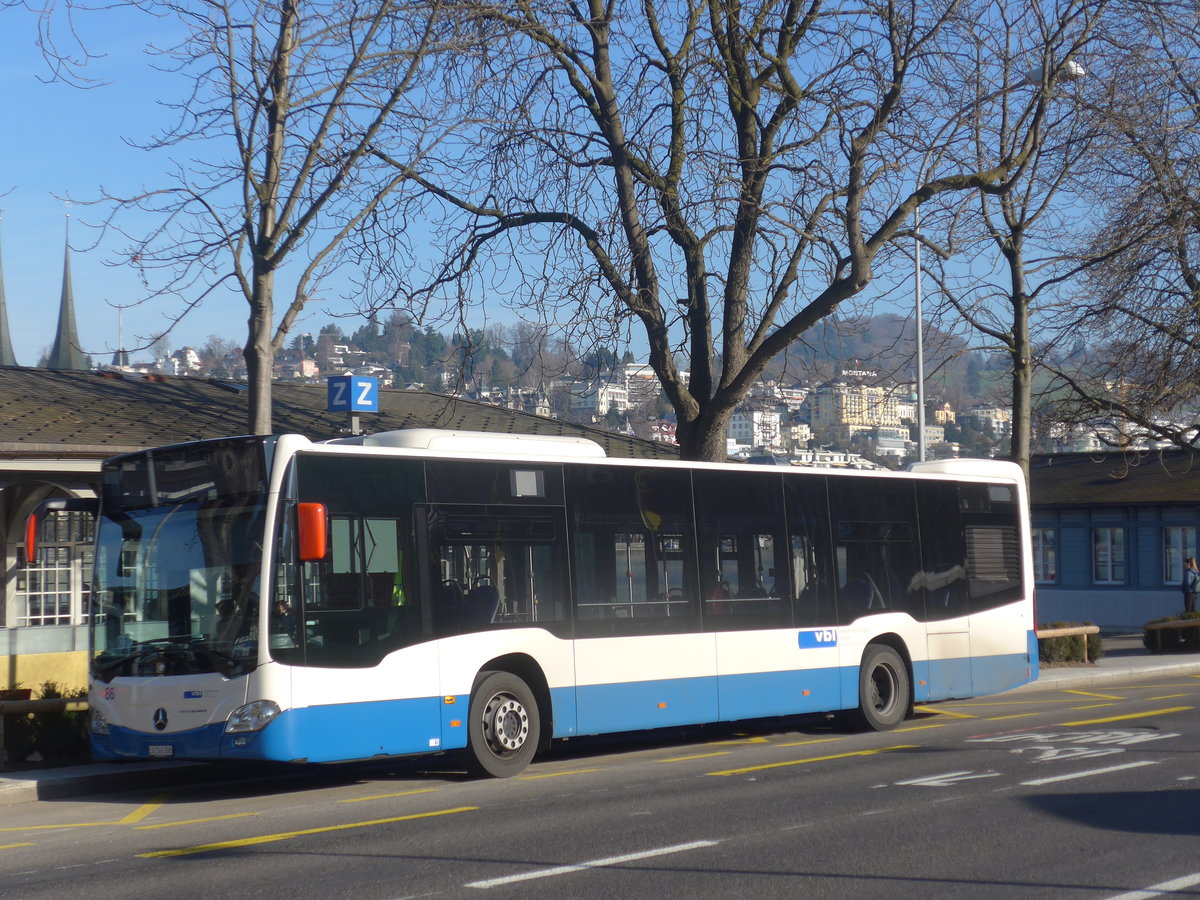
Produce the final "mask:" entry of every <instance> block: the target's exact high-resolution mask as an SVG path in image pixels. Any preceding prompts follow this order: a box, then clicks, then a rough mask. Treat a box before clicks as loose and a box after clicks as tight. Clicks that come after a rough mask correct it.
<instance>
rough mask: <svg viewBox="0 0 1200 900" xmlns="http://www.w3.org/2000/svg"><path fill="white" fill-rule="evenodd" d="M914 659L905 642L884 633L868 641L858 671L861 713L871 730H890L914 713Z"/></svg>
mask: <svg viewBox="0 0 1200 900" xmlns="http://www.w3.org/2000/svg"><path fill="white" fill-rule="evenodd" d="M912 684H913V679H912V663H911V662H910V660H909V657H908V652H907V648H906V647H905V646H904V642H903V641H902V640H900V638H899V637H898V636H895V635H884V636H881V637H879V638H876V639H875V640H873V641H872V642H871V643H869V644H867V646H866V649H865V650H864V651H863V656H862V661H861V663H860V665H859V671H858V710H857V716H858V720H859V722H860V723H861V724H862V726H863V727H865V728H867V729H869V730H871V731H888V730H890V729H892V728H895V727H896V726H897V725H899V724H900V723H901V722H902V721H904V719H905V718H907V717H908V716H910V715H911V714H912V706H913V687H912Z"/></svg>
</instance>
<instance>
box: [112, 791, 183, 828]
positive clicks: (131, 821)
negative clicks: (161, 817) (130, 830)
mask: <svg viewBox="0 0 1200 900" xmlns="http://www.w3.org/2000/svg"><path fill="white" fill-rule="evenodd" d="M170 796H171V792H170V791H163V792H162V793H161V794H159V795H158V796H157V797H155V798H154V799H153V800H151V801H150V802H149V803H143V804H142V805H141V806H139V807H138V808H137V809H135V810H134V811H133V812H131V813H130V814H129V815H127V816H126V817H125V818H123V819H121V820H120V821H119V822H118V823H117V824H118V825H136V824H137V823H138V822H140V821H142V819H144V818H146V816H148V815H150V814H151V813H152V812H155V811H156V810H158V809H159V807H161V806H162V805H163V804H164V803H166V802H167V798H168V797H170Z"/></svg>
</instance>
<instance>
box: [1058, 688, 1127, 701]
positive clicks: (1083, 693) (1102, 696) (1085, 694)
mask: <svg viewBox="0 0 1200 900" xmlns="http://www.w3.org/2000/svg"><path fill="white" fill-rule="evenodd" d="M1063 693H1064V694H1078V695H1079V696H1081V697H1097V698H1099V699H1100V700H1128V699H1129V698H1128V697H1118V696H1116V695H1115V694H1094V693H1092V692H1091V691H1074V690H1068V689H1066V688H1064V689H1063Z"/></svg>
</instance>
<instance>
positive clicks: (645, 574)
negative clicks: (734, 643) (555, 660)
mask: <svg viewBox="0 0 1200 900" xmlns="http://www.w3.org/2000/svg"><path fill="white" fill-rule="evenodd" d="M566 476H567V497H568V514H569V516H570V526H571V531H572V544H573V561H574V566H573V571H572V579H573V592H572V593H573V595H574V599H575V684H576V688H575V696H576V705H577V710H578V729H579V733H580V734H600V733H605V732H614V731H631V730H637V729H643V728H661V727H667V726H676V725H683V724H692V723H697V722H712V721H715V720H716V718H717V715H718V710H717V674H716V649H715V640H714V636H713V635H712V634H705V633H704V632H702V631H701V626H700V600H699V594H698V590H697V578H696V549H695V540H694V534H695V529H694V526H693V524H692V508H691V496H692V492H691V482H690V473H688V472H686V471H679V470H669V469H636V468H619V467H615V466H604V467H600V466H579V467H571V468H568V469H567V470H566Z"/></svg>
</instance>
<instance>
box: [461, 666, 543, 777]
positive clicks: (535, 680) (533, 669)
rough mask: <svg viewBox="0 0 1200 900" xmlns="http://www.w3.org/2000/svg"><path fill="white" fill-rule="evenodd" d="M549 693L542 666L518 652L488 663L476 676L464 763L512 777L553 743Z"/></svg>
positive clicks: (473, 769) (472, 768)
mask: <svg viewBox="0 0 1200 900" xmlns="http://www.w3.org/2000/svg"><path fill="white" fill-rule="evenodd" d="M549 698H550V692H549V688H548V687H547V685H546V678H545V675H544V674H543V673H542V671H541V668H540V667H539V666H538V665H537V664H536V663H535V662H534V661H533V660H532V659H530V658H529V657H524V656H521V655H520V654H515V655H513V656H510V657H501V658H498V659H494V660H491V661H490V662H488V663H487V664H485V665H484V666H483V667H482V668H481V669H480V670H479V673H478V674H477V675H476V676H475V683H474V685H473V686H472V688H471V698H470V702H469V711H468V719H467V747H466V749H465V750H464V751H463V757H464V761H465V763H466V766H467V769H468V771H469V772H470V773H471V774H474V775H481V776H492V777H496V778H508V777H511V776H513V775H516V774H518V773H520V772H521V771H523V770H524V769H525V767H526V766H528V765H529V763H530V761H532V759H533V757H534V755H535V754H536V753H537V752H539V751H540V750H542V749H544V748H545V747H546V746H548V745H549V741H550V735H551V734H552V733H553V729H552V725H551V717H550V715H549V712H550V700H549Z"/></svg>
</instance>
